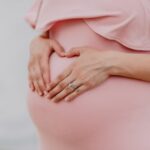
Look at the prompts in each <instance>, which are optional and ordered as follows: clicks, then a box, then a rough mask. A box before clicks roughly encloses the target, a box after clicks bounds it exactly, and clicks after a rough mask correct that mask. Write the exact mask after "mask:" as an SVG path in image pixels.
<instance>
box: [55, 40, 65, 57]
mask: <svg viewBox="0 0 150 150" xmlns="http://www.w3.org/2000/svg"><path fill="white" fill-rule="evenodd" d="M52 47H53V49H54V51H55V52H56V53H57V54H58V55H59V56H61V57H64V56H65V50H64V48H63V47H62V46H61V45H60V44H59V43H58V42H57V41H55V40H53V41H52Z"/></svg>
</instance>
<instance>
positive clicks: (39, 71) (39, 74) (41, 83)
mask: <svg viewBox="0 0 150 150" xmlns="http://www.w3.org/2000/svg"><path fill="white" fill-rule="evenodd" d="M36 80H37V81H38V86H39V88H40V91H41V92H42V93H43V92H44V90H45V89H46V86H45V83H44V79H43V75H42V68H41V65H40V63H38V64H37V66H36Z"/></svg>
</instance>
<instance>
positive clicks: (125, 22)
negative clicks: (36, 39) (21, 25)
mask: <svg viewBox="0 0 150 150" xmlns="http://www.w3.org/2000/svg"><path fill="white" fill-rule="evenodd" d="M149 14H150V0H115V1H114V0H94V1H93V0H37V1H35V3H34V4H33V6H32V7H31V9H30V10H29V12H28V14H27V15H26V20H27V21H28V22H29V23H30V24H31V26H32V27H34V28H35V29H37V30H40V31H46V30H49V29H50V28H51V27H52V26H53V25H54V24H55V23H56V22H57V21H59V20H64V19H71V18H83V19H84V20H85V22H86V23H87V24H88V25H89V26H90V27H91V28H92V29H93V30H94V31H95V32H96V33H98V34H100V35H101V36H104V37H105V38H107V39H111V40H115V41H118V42H119V43H121V44H123V45H124V46H127V47H128V48H132V49H134V50H146V51H150V15H149Z"/></svg>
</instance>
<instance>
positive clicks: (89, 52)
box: [46, 47, 116, 102]
mask: <svg viewBox="0 0 150 150" xmlns="http://www.w3.org/2000/svg"><path fill="white" fill-rule="evenodd" d="M115 54H116V52H114V51H100V50H98V49H95V48H90V47H77V48H72V49H71V50H70V51H68V52H67V53H66V57H73V56H78V58H77V59H76V60H75V61H74V62H73V63H72V64H71V65H70V66H69V67H67V69H65V70H64V71H63V72H62V73H61V74H60V75H58V77H57V78H56V79H55V80H54V81H52V82H51V83H50V86H49V90H48V94H47V95H46V98H48V99H50V100H52V101H54V102H59V101H61V100H65V101H71V100H73V99H74V98H75V97H77V96H78V95H80V94H81V93H83V92H85V91H87V90H89V89H91V88H94V87H95V86H98V85H100V84H101V83H102V82H103V81H104V80H106V79H107V78H108V77H109V76H110V75H111V70H112V69H113V66H114V62H115V60H116V58H115V56H116V55H115ZM70 83H71V84H70Z"/></svg>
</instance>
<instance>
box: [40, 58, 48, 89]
mask: <svg viewBox="0 0 150 150" xmlns="http://www.w3.org/2000/svg"><path fill="white" fill-rule="evenodd" d="M49 59H50V58H49V57H48V56H46V57H44V58H43V59H42V60H41V62H40V68H41V72H42V77H43V82H44V85H45V89H47V87H48V85H49V84H50V67H49Z"/></svg>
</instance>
